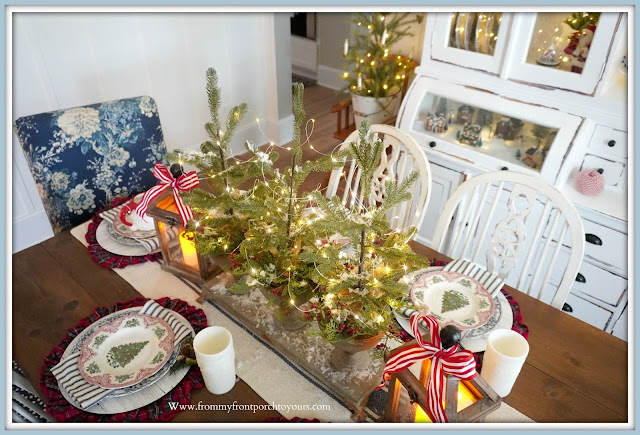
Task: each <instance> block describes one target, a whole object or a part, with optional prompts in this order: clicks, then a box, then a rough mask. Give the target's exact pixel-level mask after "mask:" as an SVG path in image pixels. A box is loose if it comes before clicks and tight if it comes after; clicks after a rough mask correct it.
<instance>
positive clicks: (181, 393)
mask: <svg viewBox="0 0 640 435" xmlns="http://www.w3.org/2000/svg"><path fill="white" fill-rule="evenodd" d="M148 300H149V299H146V298H141V297H138V298H135V299H132V300H130V301H126V302H120V303H117V304H116V305H114V306H112V307H110V308H105V307H98V308H96V309H94V310H93V313H91V315H89V316H87V317H85V318H84V319H82V320H80V323H78V324H77V325H76V326H75V327H73V328H71V329H69V330H67V332H66V335H65V337H64V339H63V340H62V342H61V343H60V344H59V345H58V346H56V347H55V348H54V349H53V350H52V351H51V352H50V353H49V355H47V357H46V358H45V359H44V365H43V366H42V369H41V371H40V389H41V390H42V393H43V394H44V396H45V398H46V399H47V402H48V403H47V406H46V410H47V412H48V413H49V414H51V415H52V416H53V417H55V419H56V420H57V421H58V422H90V423H93V422H96V423H105V422H155V421H168V420H171V419H172V418H173V417H175V416H176V414H177V413H178V412H179V411H178V410H176V409H171V408H170V407H169V403H170V402H171V403H173V402H178V403H180V404H189V403H191V399H189V393H190V392H191V390H192V389H193V388H202V387H203V386H204V380H203V379H202V375H201V373H200V369H198V367H197V366H192V367H191V369H190V370H189V372H188V373H187V375H186V376H185V378H184V379H183V380H182V381H181V382H180V383H179V384H178V385H177V386H176V387H175V388H174V389H173V390H172V391H171V392H169V393H167V394H166V395H165V396H163V397H162V398H160V399H158V400H156V401H155V402H153V403H150V404H149V405H147V406H143V407H142V408H139V409H135V410H133V411H129V412H123V413H120V414H92V413H89V412H85V411H82V410H81V409H78V408H76V407H75V406H73V405H71V404H70V403H69V402H67V400H66V399H65V398H64V396H63V395H62V393H60V389H59V388H58V381H57V380H56V378H55V377H54V376H53V374H52V373H51V367H53V366H55V365H56V364H58V363H59V362H60V358H61V357H62V354H63V353H64V351H65V349H66V348H67V346H69V344H70V343H71V341H72V340H73V339H74V338H75V337H76V336H77V335H78V334H80V333H81V332H82V331H83V330H84V329H85V328H87V327H88V326H89V325H91V324H92V323H93V322H95V321H96V320H98V319H100V318H101V317H104V316H106V315H109V314H111V313H113V312H115V311H120V310H124V309H126V308H131V307H141V306H143V305H144V304H145V302H147V301H148ZM156 302H158V303H159V304H160V305H161V306H163V307H165V308H169V309H171V310H173V311H175V312H176V313H178V314H180V315H182V316H183V317H184V318H185V319H187V320H188V321H189V323H191V326H193V329H194V330H195V332H196V333H198V332H199V331H200V330H202V329H203V328H205V327H206V326H207V317H206V316H205V314H204V311H202V310H201V309H198V308H195V307H192V306H191V305H189V304H188V303H186V302H184V301H182V300H180V299H169V298H162V299H157V300H156Z"/></svg>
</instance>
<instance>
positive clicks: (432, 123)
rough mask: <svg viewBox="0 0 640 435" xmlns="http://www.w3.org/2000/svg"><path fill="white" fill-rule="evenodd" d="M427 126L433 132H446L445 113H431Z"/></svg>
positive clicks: (428, 116)
mask: <svg viewBox="0 0 640 435" xmlns="http://www.w3.org/2000/svg"><path fill="white" fill-rule="evenodd" d="M425 128H426V129H427V131H430V132H431V133H444V132H445V131H447V129H448V126H447V120H446V119H445V117H444V114H443V113H440V114H439V115H436V114H435V113H429V115H427V121H426V123H425Z"/></svg>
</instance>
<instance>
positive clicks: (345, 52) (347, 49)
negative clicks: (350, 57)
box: [344, 39, 349, 56]
mask: <svg viewBox="0 0 640 435" xmlns="http://www.w3.org/2000/svg"><path fill="white" fill-rule="evenodd" d="M348 51H349V40H348V39H345V40H344V55H345V56H346V55H347V52H348Z"/></svg>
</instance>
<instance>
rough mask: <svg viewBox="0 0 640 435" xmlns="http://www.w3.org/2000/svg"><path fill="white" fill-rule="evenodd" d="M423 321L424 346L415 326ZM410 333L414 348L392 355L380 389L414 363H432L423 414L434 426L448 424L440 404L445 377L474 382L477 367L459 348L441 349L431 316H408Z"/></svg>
mask: <svg viewBox="0 0 640 435" xmlns="http://www.w3.org/2000/svg"><path fill="white" fill-rule="evenodd" d="M421 320H424V321H425V322H426V323H427V326H428V327H429V333H430V335H431V342H430V343H429V342H426V341H424V340H423V338H422V334H421V333H420V331H419V329H418V324H419V323H420V321H421ZM411 330H412V331H413V336H414V337H415V338H416V342H417V343H416V344H414V345H413V346H410V347H407V348H405V349H403V350H400V351H398V352H396V353H395V354H393V355H392V356H391V358H389V361H387V364H386V365H385V367H384V371H383V373H382V379H383V381H382V385H380V386H379V387H378V389H380V388H382V387H384V384H385V383H386V382H387V380H388V379H389V378H390V374H391V373H397V372H400V371H402V370H404V369H406V368H408V367H410V366H411V365H413V364H414V363H416V362H418V361H421V360H423V359H425V358H427V359H431V371H430V376H429V383H428V384H427V405H428V409H425V412H426V413H427V414H428V415H429V418H431V421H433V422H434V423H446V422H448V419H447V416H446V414H445V413H444V408H443V407H442V402H443V399H444V384H445V379H444V375H445V374H449V375H453V376H455V377H457V378H460V379H466V380H468V379H473V378H475V377H476V374H477V373H476V363H475V361H474V359H473V354H472V353H471V352H470V351H468V350H459V348H460V345H458V344H456V345H455V346H452V347H450V348H449V349H443V348H442V343H441V341H440V327H439V325H438V321H437V320H436V319H435V317H433V316H427V315H424V314H420V313H414V314H413V315H412V316H411Z"/></svg>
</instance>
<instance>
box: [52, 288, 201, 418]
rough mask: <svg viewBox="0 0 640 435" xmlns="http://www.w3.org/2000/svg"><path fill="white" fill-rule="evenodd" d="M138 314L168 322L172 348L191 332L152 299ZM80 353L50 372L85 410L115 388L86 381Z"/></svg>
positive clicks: (171, 312) (60, 385)
mask: <svg viewBox="0 0 640 435" xmlns="http://www.w3.org/2000/svg"><path fill="white" fill-rule="evenodd" d="M140 314H148V315H149V316H153V317H158V318H160V319H162V320H164V321H165V322H167V323H168V324H169V327H170V328H171V330H172V331H173V334H174V339H173V343H174V349H175V347H177V346H179V345H180V343H181V341H182V340H183V339H184V338H186V337H187V336H188V335H189V334H190V333H191V330H190V329H189V327H188V326H187V325H185V324H184V323H183V322H181V321H180V320H178V318H177V316H175V315H174V314H173V311H171V310H170V309H168V308H164V307H162V306H160V305H159V304H158V303H157V302H155V301H153V300H150V301H148V302H147V303H146V304H145V305H144V306H143V307H142V308H141V309H140ZM80 353H81V351H78V352H75V353H73V354H71V355H69V356H68V357H66V358H63V359H62V360H61V361H60V362H59V363H58V364H57V365H56V366H54V367H53V368H52V369H51V373H53V375H54V376H55V377H56V380H57V381H58V386H59V387H60V389H61V390H62V389H64V390H65V391H66V392H67V393H69V395H70V396H71V397H73V399H74V400H75V401H76V403H77V404H78V405H80V408H81V409H83V410H85V409H87V408H89V407H91V406H93V405H95V404H96V403H98V402H99V401H101V400H102V399H104V398H105V397H107V396H109V395H110V394H111V393H113V392H114V391H117V390H114V389H107V388H102V387H100V386H98V385H94V384H92V383H90V382H87V381H86V380H85V379H84V378H83V377H82V375H81V374H80V369H79V368H78V359H80Z"/></svg>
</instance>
